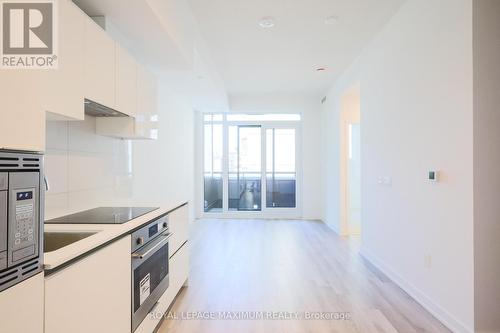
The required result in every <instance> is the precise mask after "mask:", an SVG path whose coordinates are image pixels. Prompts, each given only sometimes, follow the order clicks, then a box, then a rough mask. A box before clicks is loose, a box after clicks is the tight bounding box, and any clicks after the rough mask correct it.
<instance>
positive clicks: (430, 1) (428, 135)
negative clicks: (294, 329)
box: [322, 0, 474, 332]
mask: <svg viewBox="0 0 500 333" xmlns="http://www.w3.org/2000/svg"><path fill="white" fill-rule="evenodd" d="M358 83H359V85H360V90H361V128H362V130H361V137H362V139H361V141H362V148H361V151H362V164H363V167H362V228H363V232H362V252H363V254H364V255H365V257H367V258H368V259H369V260H371V261H372V262H373V263H375V264H376V265H377V266H379V267H380V268H381V269H382V270H384V271H385V272H386V273H387V274H388V275H389V276H390V277H391V278H392V279H394V280H395V281H396V282H397V283H399V284H400V285H401V286H402V287H403V288H404V289H406V290H407V291H408V292H409V293H410V294H411V295H412V296H413V297H415V298H416V299H417V300H418V301H419V302H421V303H422V304H423V305H424V306H425V307H427V308H428V309H429V310H430V311H431V312H432V313H434V315H435V316H437V317H438V318H439V319H440V320H441V321H443V323H445V324H446V325H448V326H449V327H450V328H452V329H453V330H454V331H456V332H472V328H473V323H474V317H473V274H472V272H473V260H472V247H473V244H472V227H473V220H472V217H473V216H472V214H473V207H472V0H408V1H407V2H406V3H405V4H404V5H403V6H402V7H401V8H400V10H399V11H398V13H397V14H396V15H395V16H394V17H393V18H392V19H391V20H390V21H389V22H388V24H387V25H386V26H385V27H384V29H382V31H381V32H380V33H379V34H378V35H377V37H376V38H375V39H374V40H373V41H372V42H371V43H370V45H368V46H367V48H366V49H365V50H364V51H363V53H362V54H361V55H360V57H359V58H358V59H357V60H356V61H355V62H354V63H353V64H352V66H351V67H350V68H349V69H348V70H347V71H346V72H345V73H344V74H343V75H342V76H341V78H340V79H339V80H338V82H337V83H336V84H335V86H334V87H332V89H331V90H330V91H329V92H328V95H327V102H326V103H325V104H324V106H323V114H322V122H323V138H324V139H323V140H324V143H325V145H324V148H323V152H324V170H323V174H324V177H325V179H326V181H327V184H326V187H325V188H326V189H332V191H331V192H330V191H326V193H325V203H324V206H325V211H324V219H325V221H326V222H327V223H329V224H330V225H332V227H333V228H334V229H337V230H338V229H339V226H340V223H339V216H338V212H339V207H338V206H337V205H338V202H339V200H338V199H339V198H340V193H339V190H338V189H339V184H340V176H339V175H340V170H339V164H340V163H339V156H340V143H339V137H338V132H339V126H340V102H341V96H342V95H343V94H344V92H345V91H347V90H349V89H350V88H351V87H352V86H354V85H356V84H358ZM432 169H437V170H440V171H441V181H440V182H439V183H435V184H434V183H430V182H428V181H427V180H426V177H427V171H428V170H432ZM381 176H382V177H384V176H385V177H389V178H390V179H391V182H390V183H391V184H389V185H379V184H378V183H377V180H378V178H379V177H381Z"/></svg>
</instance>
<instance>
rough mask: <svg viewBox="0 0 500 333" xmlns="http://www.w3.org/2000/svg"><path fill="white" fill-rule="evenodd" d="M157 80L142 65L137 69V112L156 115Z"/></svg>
mask: <svg viewBox="0 0 500 333" xmlns="http://www.w3.org/2000/svg"><path fill="white" fill-rule="evenodd" d="M157 98H158V92H157V81H156V76H155V75H154V74H153V73H151V72H150V71H148V70H147V69H146V68H145V67H144V66H138V69H137V114H138V115H156V114H157V113H158V111H157V107H158V106H157V104H158V102H157Z"/></svg>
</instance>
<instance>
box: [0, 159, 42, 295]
mask: <svg viewBox="0 0 500 333" xmlns="http://www.w3.org/2000/svg"><path fill="white" fill-rule="evenodd" d="M43 179H44V178H43V155H40V154H38V153H26V152H15V151H7V150H0V291H2V290H5V289H7V288H9V287H12V286H14V285H15V284H17V283H19V282H21V281H23V280H25V279H27V278H29V277H31V276H33V275H35V274H37V273H39V272H41V271H42V268H43V267H42V266H43V250H42V244H43V242H42V239H43V206H44V204H43V202H44V200H43V198H44V189H43V187H42V182H43Z"/></svg>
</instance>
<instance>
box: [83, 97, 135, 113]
mask: <svg viewBox="0 0 500 333" xmlns="http://www.w3.org/2000/svg"><path fill="white" fill-rule="evenodd" d="M84 103H85V114H88V115H89V116H93V117H128V115H126V114H125V113H121V112H119V111H116V110H115V109H112V108H110V107H107V106H104V105H102V104H99V103H97V102H94V101H91V100H90V99H87V98H85V102H84Z"/></svg>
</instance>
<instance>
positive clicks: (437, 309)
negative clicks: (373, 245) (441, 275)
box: [360, 247, 474, 333]
mask: <svg viewBox="0 0 500 333" xmlns="http://www.w3.org/2000/svg"><path fill="white" fill-rule="evenodd" d="M360 254H361V256H362V257H363V258H364V259H366V260H368V261H369V262H370V263H371V264H372V265H373V266H375V267H376V268H377V269H379V270H380V271H381V272H382V273H384V274H385V275H386V276H387V277H388V278H389V279H391V280H392V281H393V282H394V283H396V284H397V285H398V286H399V287H400V288H401V289H403V290H404V291H405V292H406V293H407V294H408V295H410V296H411V297H412V298H413V299H415V301H417V302H418V303H419V304H420V305H422V306H423V307H424V308H425V309H426V310H427V311H429V312H430V313H431V314H432V315H433V316H434V317H436V319H438V320H439V321H440V322H441V323H443V325H445V326H446V327H448V328H449V329H450V330H451V331H452V332H454V333H474V330H473V329H472V328H470V327H467V326H466V325H465V324H464V323H462V322H461V321H460V320H458V319H457V318H455V317H454V316H452V315H451V314H450V313H449V312H448V311H446V310H445V309H444V308H443V307H441V306H440V305H438V304H437V303H436V302H434V301H433V300H431V299H430V298H429V297H428V296H427V295H425V293H423V292H422V291H421V290H420V289H418V288H417V287H415V286H414V285H413V284H411V283H410V282H408V281H406V280H405V279H404V278H403V277H402V276H401V275H399V274H398V273H396V272H395V271H394V270H393V269H392V268H390V267H389V266H388V265H386V264H385V263H384V262H383V261H382V260H380V259H379V258H378V257H376V256H375V255H372V254H371V253H370V251H369V250H368V249H367V248H365V247H362V248H361V250H360Z"/></svg>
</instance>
